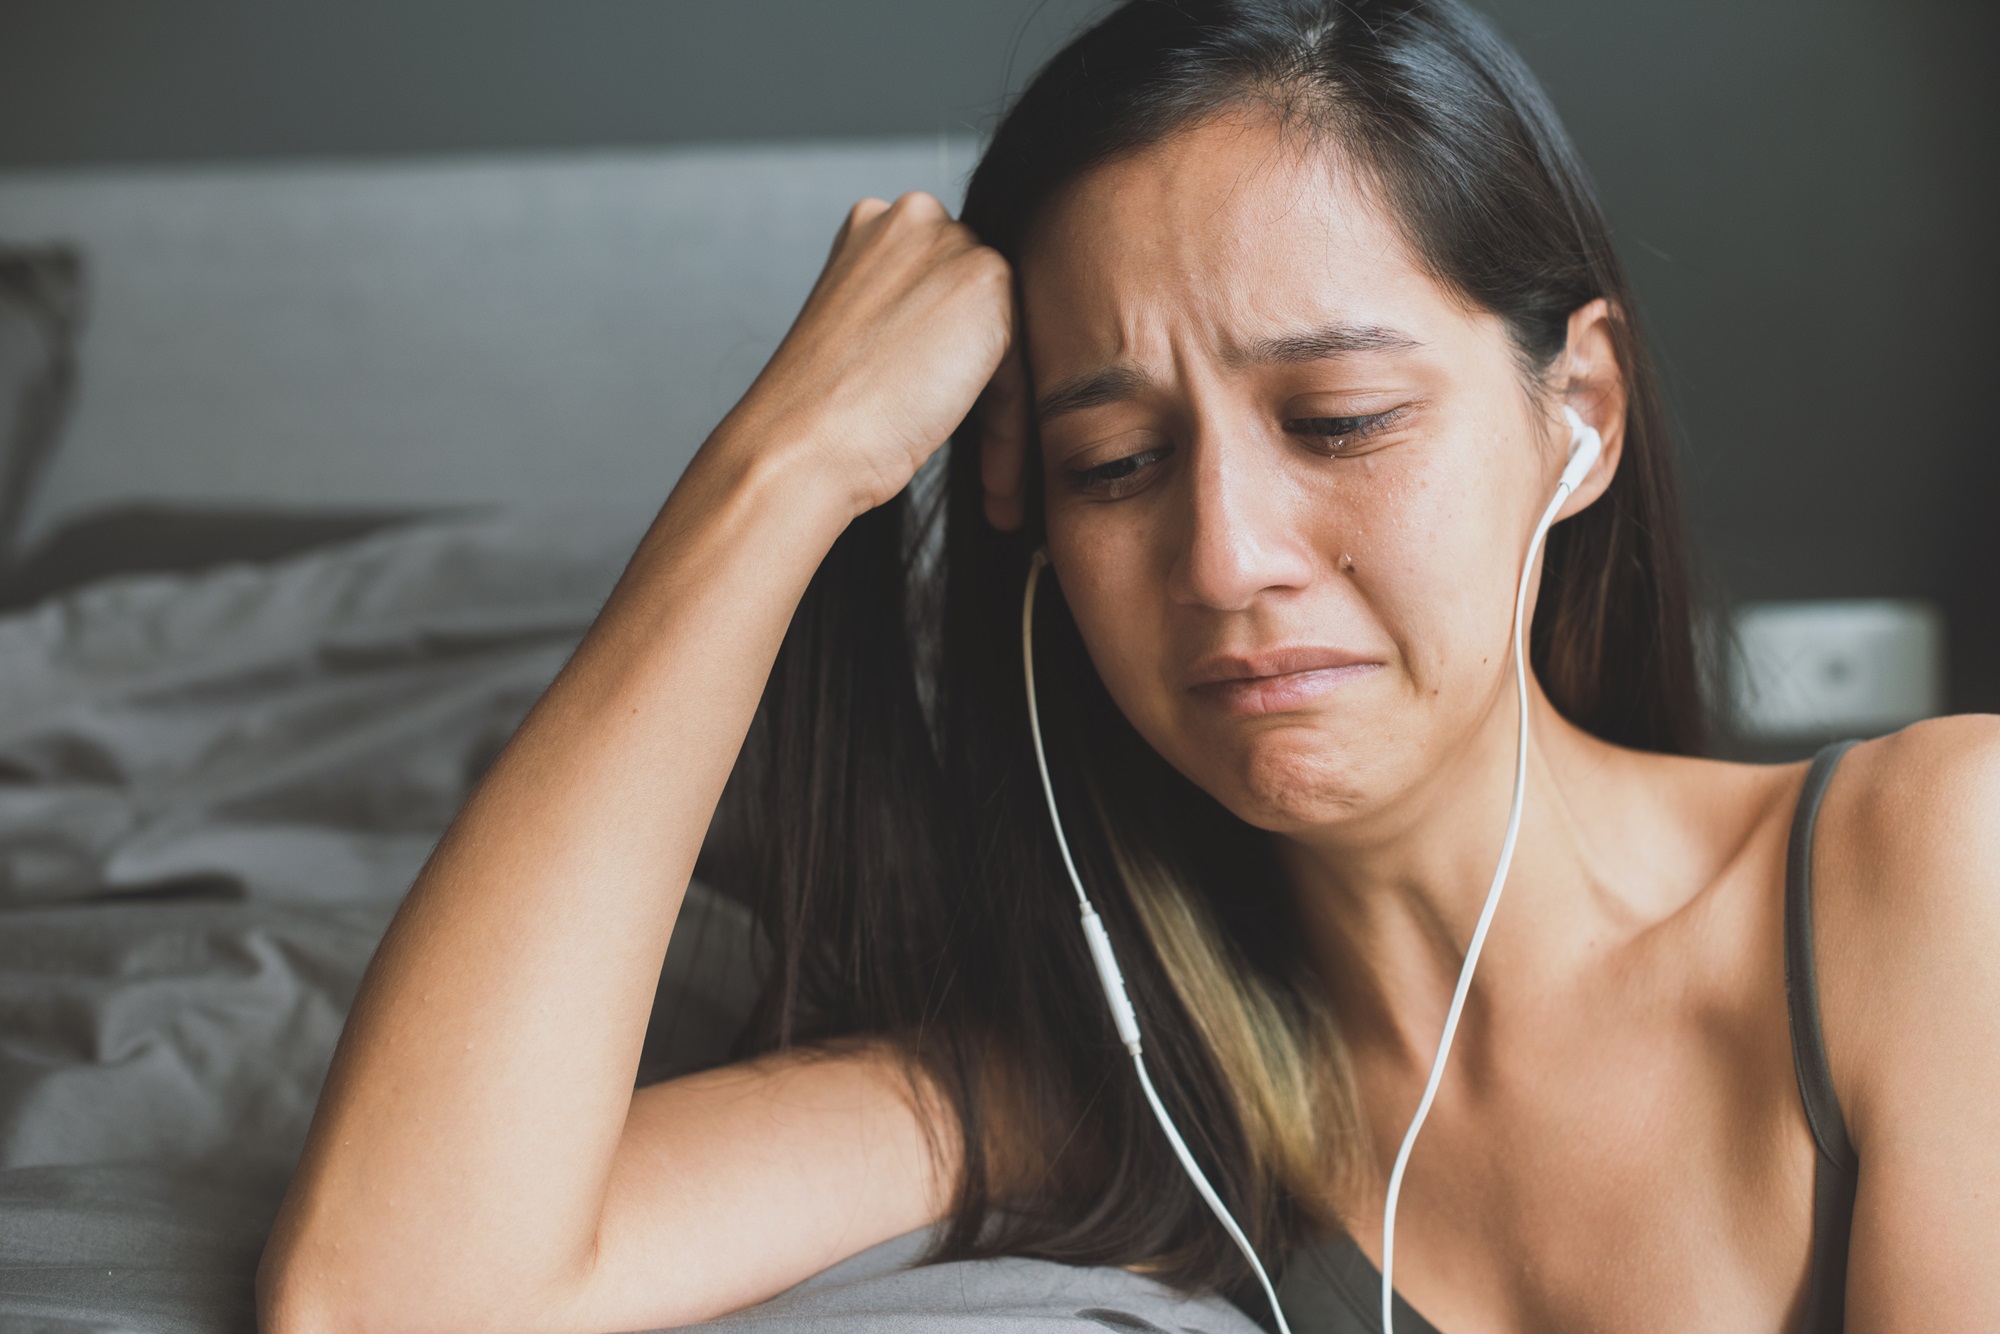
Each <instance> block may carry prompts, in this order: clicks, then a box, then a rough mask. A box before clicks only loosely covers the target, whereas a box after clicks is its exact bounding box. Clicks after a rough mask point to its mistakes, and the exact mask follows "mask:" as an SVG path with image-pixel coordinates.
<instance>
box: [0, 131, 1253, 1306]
mask: <svg viewBox="0 0 2000 1334" xmlns="http://www.w3.org/2000/svg"><path fill="white" fill-rule="evenodd" d="M967 153H968V150H967V148H966V147H965V146H964V145H962V144H958V143H938V142H932V141H924V142H891V143H886V144H873V145H844V146H843V145H835V146H831V147H816V148H811V149H805V148H762V149H751V150H742V151H741V152H739V153H737V154H736V155H734V156H731V155H728V154H717V153H700V152H696V153H690V154H681V155H671V154H669V155H654V156H644V155H627V156H626V157H622V158H617V159H607V158H593V159H589V160H585V161H577V162H569V161H564V162H556V161H543V160H536V161H527V162H519V163H494V162H482V163H473V164H465V163H447V164H435V165H434V166H432V167H423V166H421V165H411V164H394V165H391V166H384V167H379V168H361V167H344V168H339V169H323V168H310V169H308V168H300V169H296V170H280V169H276V168H259V169H238V170H236V171H234V172H192V173H189V172H181V173H129V174H126V173H111V174H108V175H106V174H102V173H100V174H95V175H84V176H64V175H60V174H54V175H47V176H38V177H32V178H15V179H0V241H13V242H23V243H32V244H34V245H37V246H42V247H44V248H47V247H50V246H56V247H60V248H63V251H64V253H65V254H69V255H71V256H73V257H80V260H81V265H80V267H81V271H82V272H85V273H87V274H88V275H89V287H88V291H89V293H90V300H89V302H88V303H81V302H80V301H78V300H77V299H76V296H77V294H76V293H75V292H71V293H69V294H68V295H67V296H64V297H62V298H61V301H58V302H56V304H55V305H51V306H49V307H48V308H49V309H51V310H54V309H57V308H58V307H62V302H63V301H67V302H69V305H68V306H67V307H62V308H64V309H68V310H69V311H70V312H71V314H72V315H74V314H76V312H78V311H80V310H83V309H86V308H87V310H88V317H87V319H81V318H73V319H69V320H68V322H67V323H64V322H63V321H60V320H55V321H49V320H44V321H43V322H42V324H40V325H36V326H35V327H36V328H40V329H42V330H43V332H44V333H46V334H48V335H49V337H50V338H56V337H57V335H61V336H62V337H69V336H72V335H75V336H76V338H77V341H75V342H74V343H71V344H65V345H63V346H62V347H60V348H57V347H55V346H54V344H51V345H50V346H48V347H44V348H43V353H44V355H43V359H42V361H41V362H40V363H38V365H40V366H41V371H40V372H38V374H41V376H42V379H41V381H40V383H42V384H43V385H44V387H46V386H47V385H48V384H49V383H52V381H51V380H50V379H49V377H50V376H54V377H56V379H57V380H60V379H61V377H62V376H63V375H64V374H67V375H68V376H69V377H70V380H71V381H73V382H74V383H75V384H77V385H78V386H80V389H79V392H78V393H77V394H76V395H75V398H74V401H73V402H72V403H70V404H69V408H70V410H69V411H68V412H67V413H61V412H57V413H53V414H52V413H51V412H49V411H48V407H49V403H48V401H47V396H46V395H44V400H42V401H41V406H40V407H39V408H36V409H35V410H34V412H25V415H23V414H16V416H15V418H14V419H13V420H14V425H15V428H16V429H15V439H14V440H13V442H12V443H13V446H18V447H19V448H17V449H16V451H15V453H13V454H10V455H8V456H6V457H0V463H8V462H9V460H10V459H13V460H17V461H18V460H20V459H24V458H25V459H27V463H25V464H21V465H20V466H17V467H15V468H14V470H13V473H11V474H4V475H8V476H13V477H14V480H15V483H16V485H17V488H18V487H27V488H30V491H29V492H27V493H23V492H21V491H20V490H18V489H17V492H16V493H15V494H14V495H13V496H12V497H11V499H9V498H8V497H0V499H9V507H8V508H6V509H5V510H4V514H5V517H6V521H7V523H6V525H5V526H0V540H4V543H5V546H6V559H5V561H4V567H5V568H4V571H0V1334H14V1332H16V1331H79V1332H80V1331H107V1332H108V1331H147V1332H148V1334H166V1332H169V1331H173V1332H178V1331H204V1332H206V1331H231V1330H247V1329H251V1328H253V1327H254V1316H253V1308H252V1287H251V1282H252V1275H253V1272H254V1266H255V1262H256V1258H257V1255H258V1252H259V1250H260V1249H261V1246H262V1242H263V1238H264V1234H265V1232H266V1230H267V1228H268V1226H269V1223H270V1220H271V1217H272V1215H273V1212H274V1210H275V1208H276V1206H277V1202H278V1200H279V1198H280V1196H281V1194H282V1192H283V1189H284V1185H285V1182H286V1180H287V1177H288V1175H289V1172H290V1170H291V1167H292V1164H293V1162H294V1160H295V1158H296V1155H297V1153H298V1150H299V1146H300V1144H301V1142H302V1140H303V1138H304V1135H305V1132H306V1128H307V1124H308V1121H309V1118H310V1115H311V1111H312V1107H313V1104H314V1100H315V1097H316V1095H317V1092H318V1088H319V1085H320V1082H321V1079H322V1078H323V1075H324V1072H325V1068H326V1064H327V1061H328V1058H329V1056H330V1053H331V1050H332V1046H333V1043H334V1041H335V1039H336V1038H337V1036H338V1034H339V1031H340V1027H341V1023H342V1020H343V1017H344V1015H345V1012H346V1008H347V1005H348V1003H349V1001H350V999H351V997H352V995H353V993H354V989H355V987H356V985H357V983H358V981H359V978H360V975H361V973H362V970H363V969H364V967H365V966H366V964H367V961H368V959H369V956H370V954H371V952H372V951H373V949H374V947H375V944H376V942H377V940H378V938H379V936H380V934H381V932H382V930H383V928H384V926H385V925H386V923H387V921H388V920H389V917H390V916H391V914H392V913H393V912H394V910H395V908H396V905H397V903H398V901H399V900H400V898H401V896H402V894H403V892H404V891H405V890H406V889H407V888H408V886H409V884H410V881H411V879H412V877H413V876H414V874H415V873H416V871H417V869H418V868H419V866H420V865H421V863H422V861H423V859H424V857H425V856H426V855H427V853H428V851H429V849H430V847H431V845H432V844H433V842H434V841H435V839H436V838H437V836H438V834H439V833H440V831H441V830H442V829H443V827H444V826H445V824H446V823H447V822H448V821H449V819H450V818H451V816H452V814H453V812H454V811H455V810H456V809H457V807H458V805H459V803H460V802H461V801H462V800H463V799H464V797H465V795H466V793H467V791H468V790H469V787H470V785H471V784H472V783H473V782H474V781H475V780H476V779H477V777H478V775H479V774H480V772H481V771H482V770H483V768H484V766H485V765H486V763H487V762H488V761H489V760H490V759H491V758H492V756H493V755H494V754H495V753H496V752H497V750H498V749H499V748H500V747H501V746H502V745H503V744H504V743H505V741H506V739H507V738H508V736H509V735H510V734H511V732H512V729H513V728H514V726H515V725H516V724H517V722H518V721H519V719H520V718H521V716H522V714H523V713H524V712H525V711H526V709H527V708H528V707H529V706H530V705H531V704H532V702H533V701H534V699H535V698H536V697H537V696H538V694H539V693H540V691H541V689H542V688H543V687H544V686H545V685H546V683H547V682H548V680H549V679H550V678H551V676H552V675H553V674H554V672H555V671H556V669H557V668H558V667H559V666H560V664H561V663H562V661H563V660H564V658H565V656H566V655H567V653H568V652H569V651H570V649H571V647H572V646H573V645H574V644H575V642H576V640H577V638H578V637H579V636H580V635H581V634H582V632H583V631H584V629H585V628H586V627H587V626H588V625H589V623H590V621H591V619H592V617H593V616H594V615H595V613H596V611H597V608H598V607H599V605H600V604H601V602H602V600H603V598H604V596H605V595H606V593H607V592H608V590H609V588H610V587H611V584H612V582H613V581H614V580H615V578H616V577H617V574H618V572H619V570H620V568H621V567H622V564H623V561H624V559H625V558H626V556H627V555H628V554H629V553H630V551H631V549H632V546H633V544H634V543H635V542H636V541H637V539H638V536H639V534H640V532H641V531H642V529H643V526H644V523H645V521H646V520H647V518H649V517H650V514H651V511H652V509H653V508H654V507H655V506H656V505H657V503H658V501H659V499H660V498H661V497H662V496H663V495H664V494H665V492H666V490H667V489H668V487H670V485H671V483H672V480H673V477H674V475H675V474H676V473H677V472H678V470H679V467H680V466H681V465H682V463H684V461H685V458H686V456H687V455H688V453H690V452H691V451H692V448H693V445H694V443H695V442H696V441H697V440H698V439H699V434H698V430H699V423H700V422H702V421H704V420H713V417H714V415H717V414H719V412H720V411H721V408H722V407H726V406H727V400H729V399H731V398H733V397H734V395H735V394H736V393H738V392H740V390H741V388H742V386H743V384H745V383H747V381H748V378H749V376H750V375H751V374H753V373H754V371H755V369H756V365H757V364H759V363H761V359H762V356H763V354H764V353H765V352H766V351H768V348H769V346H770V345H771V344H772V343H774V342H775V340H776V338H777V337H778V335H779V334H781V333H782V331H783V328H784V323H785V321H786V320H787V319H788V318H789V314H790V310H791V309H792V307H794V306H795V304H796V302H797V300H798V299H799V296H800V294H801V293H802V292H803V290H804V287H805V284H806V283H807V282H808V281H809V279H810V276H811V272H812V269H813V266H814V265H815V264H816V263H817V260H818V256H819V255H820V254H822V253H823V247H824V237H825V235H826V234H827V233H828V232H829V231H830V230H831V227H832V225H833V223H834V222H836V221H837V219H838V216H839V210H840V208H841V207H844V203H845V201H846V200H849V199H852V198H853V197H855V196H857V195H859V194H863V193H892V192H893V191H894V190H895V189H896V188H899V187H900V186H903V185H913V186H922V187H928V188H937V187H938V185H939V179H940V175H941V174H942V176H943V179H944V182H945V183H946V184H947V185H948V183H949V181H950V180H951V178H952V176H951V173H952V171H953V165H952V164H953V161H954V155H956V160H957V162H958V163H959V165H960V166H962V165H963V162H964V160H965V157H966V155H967ZM690 201H694V202H692V203H691V202H690ZM635 218H637V221H636V222H635V220H634V219H635ZM649 218H650V219H652V221H653V222H654V223H656V224H657V225H656V226H653V227H651V228H650V230H649V228H648V226H647V225H645V224H646V220H647V219H649ZM746 220H748V221H746ZM753 224H754V225H753ZM468 236H470V237H471V238H472V240H473V242H474V243H473V244H471V245H467V244H466V243H465V238H466V237H468ZM663 238H664V240H663ZM538 265H544V266H553V268H554V270H555V274H554V277H550V276H549V274H548V273H545V272H540V271H539V270H537V266H538ZM58 267H60V265H58ZM638 270H643V271H644V272H645V273H646V274H648V275H650V276H648V277H647V278H646V279H645V280H644V281H642V282H637V283H635V282H634V280H632V278H631V277H630V275H631V273H632V272H634V271H638ZM524 273H528V274H530V275H531V276H528V277H523V276H522V275H523V274H524ZM537 274H538V276H535V275H537ZM508 275H513V276H512V277H511V278H509V277H508ZM739 280H740V281H739ZM649 284H650V286H649ZM635 286H636V288H637V289H638V295H637V296H635V295H634V290H633V289H634V288H635ZM614 289H615V290H614ZM725 302H728V303H733V304H729V305H728V307H727V309H726V310H724V309H723V307H722V305H719V304H718V303H725ZM52 330H53V331H54V332H53V333H51V332H50V331H52ZM64 330H67V331H68V332H67V333H64V332H63V331H64ZM78 330H81V331H82V332H81V333H80V334H78V332H77V331H78ZM552 340H553V343H554V344H560V346H559V347H558V346H552ZM669 354H671V355H669ZM413 366H416V367H426V368H428V369H427V370H426V371H425V373H423V374H417V373H413V370H412V367H413ZM65 367H67V370H65ZM575 377H581V386H580V387H579V385H578V384H577V383H572V382H571V381H572V379H573V378H575ZM621 377H623V379H629V380H631V381H633V382H634V383H633V384H625V383H623V381H622V380H621ZM66 395H67V391H66V389H65V396H66ZM454 404H459V405H461V406H462V409H463V410H462V411H460V412H456V413H455V412H454V410H453V409H454ZM37 414H39V415H37ZM30 418H32V419H33V420H32V421H30ZM461 418H463V420H462V419H461ZM35 422H40V423H41V425H40V426H39V427H34V423H35ZM23 423H27V427H24V426H23ZM28 427H33V428H34V429H36V430H41V431H42V435H41V436H38V437H36V438H35V439H33V440H26V443H25V444H24V443H23V441H24V439H25V437H24V436H23V434H22V432H23V430H26V429H27V428H28ZM28 433H29V434H33V431H32V430H30V431H29V432H28ZM757 943H758V935H757V931H756V928H755V925H754V923H753V922H752V921H751V919H750V916H749V914H748V913H747V911H746V910H745V909H744V908H743V907H742V906H741V905H739V904H737V903H735V902H733V901H731V900H729V899H728V898H726V897H724V896H723V895H721V894H719V893H716V892H714V891H712V890H711V889H709V888H708V887H707V886H705V885H702V884H700V883H697V884H695V885H693V886H692V887H691V888H690V892H689V897H688V901H687V907H686V908H685V910H684V912H683V917H682V920H681V924H680V926H679V927H678V929H677V931H676V934H675V937H674V942H673V945H672V948H671V949H670V951H669V953H668V956H667V959H666V961H665V966H664V968H663V970H662V975H661V982H660V988H659V993H658V997H657V1000H656V1003H655V1007H654V1013H653V1019H652V1023H651V1026H650V1028H649V1031H648V1035H647V1039H646V1044H645V1050H644V1055H643V1058H642V1061H641V1065H640V1069H639V1071H638V1080H639V1082H641V1083H645V1082H650V1081H652V1080H655V1079H660V1078H665V1077H669V1076H671V1075H673V1074H675V1073H677V1072H680V1071H684V1070H691V1069H697V1068H701V1067H703V1066H706V1065H710V1064H713V1063H715V1062H717V1061H720V1060H723V1059H726V1058H727V1057H728V1055H729V1053H730V1051H731V1050H732V1046H733V1043H734V1041H735V1038H736V1033H737V1030H738V1028H739V1026H740V1023H741V1021H742V1018H743V1016H744V1014H745V1012H746V1010H747V1007H748V1005H749V1002H750V999H751V997H752V995H753V993H754V989H755V986H756V977H757ZM923 1241H924V1238H922V1237H921V1236H912V1237H907V1238H901V1239H898V1240H897V1241H895V1242H892V1243H889V1244H888V1245H886V1246H884V1247H880V1248H877V1249H876V1250H875V1251H873V1252H869V1253H867V1254H864V1255H862V1256H858V1257H855V1259H853V1260H851V1261H849V1262H848V1263H847V1264H845V1265H843V1266H840V1267H838V1268H837V1269H835V1270H833V1271H829V1272H828V1273H827V1274H824V1275H821V1276H819V1277H818V1278H817V1279H815V1280H813V1281H811V1282H809V1283H808V1284H806V1285H802V1287H801V1288H799V1289H796V1290H794V1291H793V1292H791V1293H788V1294H786V1295H785V1296H783V1297H781V1298H779V1299H778V1300H776V1301H775V1302H773V1303H770V1304H768V1305H767V1306H765V1307H761V1308H757V1309H754V1310H753V1311H750V1312H747V1313H744V1314H742V1315H740V1316H737V1317H733V1318H731V1319H730V1320H728V1321H725V1322H723V1324H724V1325H726V1326H728V1327H731V1328H737V1329H744V1330H777V1329H779V1328H780V1327H782V1328H785V1329H794V1328H799V1327H801V1326H810V1327H811V1328H813V1329H825V1330H862V1329H912V1330H914V1329H918V1328H922V1329H927V1330H929V1329H946V1330H956V1329H962V1330H965V1331H968V1334H972V1332H974V1331H987V1330H998V1329H1000V1328H1002V1327H1004V1328H1006V1329H1008V1330H1037V1329H1043V1328H1048V1329H1058V1328H1060V1329H1076V1328H1080V1327H1098V1328H1104V1327H1109V1328H1117V1329H1126V1330H1148V1329H1168V1330H1173V1329H1181V1330H1191V1331H1208V1332H1209V1334H1243V1332H1244V1331H1248V1330H1251V1329H1254V1328H1255V1326H1254V1325H1253V1324H1252V1323H1251V1322H1250V1321H1249V1320H1248V1319H1247V1318H1246V1317H1245V1316H1244V1315H1243V1314H1242V1313H1241V1312H1240V1311H1238V1310H1237V1309H1236V1308H1234V1307H1232V1306H1230V1305H1228V1304H1227V1303H1224V1302H1222V1301H1220V1300H1219V1299H1215V1298H1208V1299H1192V1298H1186V1297H1182V1296H1179V1295H1177V1294H1174V1293H1171V1292H1169V1291H1167V1290H1166V1289H1163V1288H1160V1287H1159V1286H1157V1285H1155V1284H1153V1283H1151V1282H1149V1281H1148V1280H1145V1279H1143V1278H1140V1277H1137V1276H1135V1275H1131V1274H1127V1273H1123V1272H1120V1271H1109V1270H1072V1269H1065V1268H1063V1267H1061V1266H1056V1265H1049V1264H1043V1263H1039V1262H1033V1261H1026V1260H1004V1261H993V1262H985V1263H982V1264H978V1265H952V1266H937V1267H917V1268H912V1267H910V1265H909V1261H910V1260H911V1259H912V1258H913V1257H914V1256H916V1255H917V1254H918V1253H919V1252H920V1251H921V1248H922V1244H923Z"/></svg>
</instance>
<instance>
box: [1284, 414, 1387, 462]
mask: <svg viewBox="0 0 2000 1334" xmlns="http://www.w3.org/2000/svg"><path fill="white" fill-rule="evenodd" d="M1395 416H1396V414H1395V413H1394V412H1393V411H1392V412H1377V413H1374V414H1372V415H1370V416H1366V417H1291V418H1288V419H1287V420H1286V421H1285V430H1286V431H1287V432H1288V433H1289V434H1291V435H1296V436H1302V437H1304V438H1305V439H1306V440H1308V441H1311V442H1312V444H1313V447H1314V448H1315V449H1318V450H1319V451H1320V452H1321V453H1323V454H1351V453H1354V452H1355V451H1356V450H1357V449H1359V448H1360V446H1361V444H1362V442H1363V441H1365V440H1367V438H1368V437H1369V436H1371V435H1374V434H1375V433H1376V432H1377V431H1380V430H1381V429H1382V428H1383V427H1384V426H1387V425H1388V424H1389V422H1390V421H1391V420H1392V419H1393V418H1394V417H1395Z"/></svg>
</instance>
